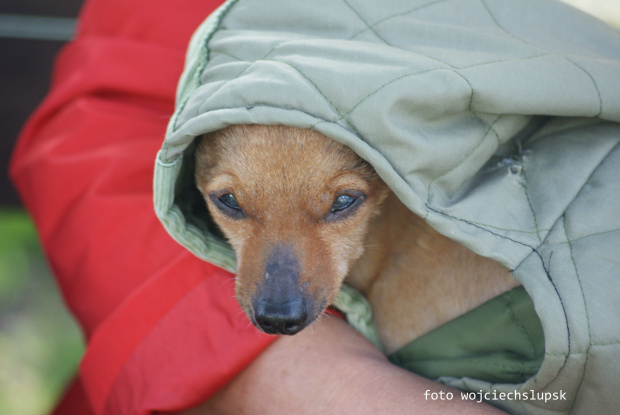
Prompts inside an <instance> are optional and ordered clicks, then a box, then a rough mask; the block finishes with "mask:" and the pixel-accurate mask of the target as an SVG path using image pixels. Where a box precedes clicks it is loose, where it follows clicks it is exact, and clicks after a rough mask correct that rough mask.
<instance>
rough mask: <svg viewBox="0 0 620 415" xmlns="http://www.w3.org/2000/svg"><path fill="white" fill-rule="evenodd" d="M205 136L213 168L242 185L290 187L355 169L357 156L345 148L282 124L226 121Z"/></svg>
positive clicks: (316, 134)
mask: <svg viewBox="0 0 620 415" xmlns="http://www.w3.org/2000/svg"><path fill="white" fill-rule="evenodd" d="M207 139H210V140H214V141H213V142H212V143H210V144H209V146H210V150H209V151H210V152H212V153H215V154H211V155H210V157H211V158H215V159H216V160H217V162H216V166H215V168H216V169H217V170H218V172H219V173H226V174H229V175H230V176H236V177H238V179H239V180H241V181H243V182H244V183H246V184H251V183H257V184H261V185H262V186H271V185H279V186H282V185H284V184H286V183H290V184H291V185H292V186H295V185H299V184H300V183H308V182H311V181H313V180H318V181H320V182H322V183H325V182H328V181H330V180H331V178H333V177H335V176H337V175H340V174H341V173H342V172H347V171H354V170H356V169H359V167H360V165H361V163H363V162H362V160H361V159H360V158H359V156H357V155H356V154H355V153H354V152H353V151H352V150H351V149H349V148H348V147H346V146H344V145H342V144H340V143H337V142H335V141H333V140H331V139H330V138H328V137H326V136H324V135H323V134H320V133H318V132H316V131H312V130H304V129H299V128H292V127H284V126H259V125H250V126H231V127H228V128H226V129H224V130H221V132H218V133H217V134H215V135H213V136H212V137H208V138H207Z"/></svg>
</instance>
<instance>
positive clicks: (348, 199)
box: [331, 195, 357, 213]
mask: <svg viewBox="0 0 620 415" xmlns="http://www.w3.org/2000/svg"><path fill="white" fill-rule="evenodd" d="M356 200H357V199H356V198H355V197H353V196H349V195H341V196H338V197H337V198H336V200H335V201H334V204H333V205H332V209H331V213H334V212H340V211H342V210H345V209H347V208H349V207H350V206H351V205H353V204H354V203H355V201H356Z"/></svg>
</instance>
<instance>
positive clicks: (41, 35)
mask: <svg viewBox="0 0 620 415" xmlns="http://www.w3.org/2000/svg"><path fill="white" fill-rule="evenodd" d="M81 6H82V1H81V0H0V85H1V86H2V87H1V90H0V91H1V92H0V120H1V121H2V124H1V125H2V129H1V130H0V131H1V132H0V414H7V415H9V414H10V415H13V414H14V415H43V414H47V413H49V412H50V410H51V409H52V408H53V406H54V405H55V403H56V401H57V400H58V398H59V396H60V395H61V394H62V392H63V390H64V388H65V385H66V383H67V382H68V381H70V379H71V378H72V377H73V376H74V374H75V372H76V369H77V365H78V362H79V360H80V358H81V355H82V353H83V348H84V347H83V340H82V335H81V333H80V330H79V328H78V326H77V324H76V323H75V321H74V320H73V318H72V317H71V316H70V314H69V312H68V311H67V309H66V307H65V305H64V302H63V300H62V298H61V296H60V294H59V292H58V288H57V286H56V284H55V282H54V279H53V278H52V276H51V272H50V269H49V267H48V265H47V262H46V260H45V258H44V256H43V255H42V253H41V249H40V246H39V242H38V238H37V234H36V231H35V228H34V226H33V224H32V221H31V220H30V218H29V217H28V215H27V214H26V213H25V211H24V209H23V208H22V206H21V204H20V201H19V199H18V197H17V194H16V192H15V190H14V188H13V186H12V184H11V183H10V181H9V178H8V172H7V169H8V162H9V159H10V155H11V152H12V149H13V147H14V145H15V141H16V139H17V136H18V135H19V131H20V130H21V128H22V126H23V124H24V122H25V121H26V119H27V118H28V116H29V115H30V114H31V113H32V112H33V111H34V109H35V108H36V107H37V105H38V104H39V103H40V102H41V100H42V99H43V97H44V96H45V94H46V92H47V90H48V87H49V82H50V74H51V67H52V63H53V60H54V56H55V55H56V54H57V53H58V51H59V50H60V49H61V48H62V46H63V44H64V43H66V42H67V41H68V40H69V39H71V36H72V33H73V31H74V26H75V18H76V16H77V14H78V12H79V10H80V7H81Z"/></svg>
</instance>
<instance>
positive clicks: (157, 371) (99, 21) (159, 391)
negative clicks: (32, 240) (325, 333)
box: [10, 0, 273, 415]
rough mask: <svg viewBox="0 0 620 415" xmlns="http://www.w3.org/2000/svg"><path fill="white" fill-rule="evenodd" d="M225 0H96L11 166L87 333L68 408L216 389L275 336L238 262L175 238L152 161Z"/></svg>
mask: <svg viewBox="0 0 620 415" xmlns="http://www.w3.org/2000/svg"><path fill="white" fill-rule="evenodd" d="M219 3H220V1H218V0H215V1H204V0H161V1H157V2H153V1H150V0H105V1H104V0H90V1H89V2H88V3H87V5H86V6H85V8H84V10H83V12H82V14H81V17H80V25H79V30H78V35H77V38H76V39H75V41H73V42H71V43H70V44H69V45H67V46H66V47H65V48H64V50H63V51H62V52H61V54H60V55H59V57H58V59H57V62H56V64H55V70H54V76H53V82H52V87H51V90H50V92H49V94H48V96H47V98H46V99H45V101H44V102H43V103H42V104H41V106H40V107H39V108H38V109H37V111H36V112H35V114H34V115H33V116H32V117H31V119H30V120H29V122H28V124H27V125H26V126H25V128H24V130H23V132H22V134H21V137H20V138H19V141H18V144H17V146H16V149H15V151H14V154H13V159H12V163H11V166H10V170H11V176H12V178H13V181H14V183H15V185H16V187H17V188H18V191H19V192H20V195H21V197H22V200H23V202H24V204H25V205H26V207H27V208H28V210H29V211H30V213H31V215H32V217H33V219H34V221H35V223H36V225H37V228H38V230H39V234H40V239H41V243H42V245H43V248H44V251H45V253H46V255H47V257H48V259H49V261H50V264H51V266H52V269H53V271H54V274H55V276H56V278H57V280H58V283H59V285H60V287H61V290H62V292H63V295H64V298H65V300H66V302H67V304H68V306H69V308H70V309H71V310H72V311H73V313H74V314H75V316H76V317H77V319H78V320H79V322H80V324H81V326H82V327H83V329H84V332H85V334H86V338H87V341H88V347H87V351H86V355H85V357H84V360H83V362H82V365H81V370H80V375H79V379H78V380H77V381H76V383H75V386H74V388H73V389H71V391H70V392H69V393H68V394H67V395H66V398H65V401H64V402H63V403H62V405H61V406H60V407H59V411H62V412H59V413H63V414H68V415H70V414H72V413H76V414H77V413H84V408H85V407H86V406H89V407H90V408H91V409H92V411H93V413H95V414H123V415H126V414H147V413H155V412H158V411H162V412H165V411H170V412H173V411H176V410H180V409H183V408H187V407H190V406H193V405H196V404H198V403H199V402H201V401H203V400H204V399H207V398H208V397H209V396H211V395H212V394H213V393H215V392H216V391H217V390H218V389H219V388H221V387H222V386H223V385H224V384H225V383H226V382H228V381H229V380H230V379H231V378H232V377H233V376H234V375H235V374H236V373H238V372H239V371H240V370H241V369H243V367H245V366H246V365H247V364H248V363H249V362H250V361H251V360H252V359H253V358H254V357H255V356H256V355H257V354H258V353H260V352H261V351H262V350H263V349H264V348H265V347H266V346H267V345H268V344H269V343H270V342H271V341H272V340H273V337H270V336H266V335H262V334H260V333H258V332H257V331H256V329H254V328H253V327H251V325H250V324H249V323H248V321H247V320H246V319H245V317H243V315H242V313H241V311H240V308H239V306H238V305H237V303H236V301H235V300H234V298H233V285H232V282H231V281H232V275H230V274H229V273H227V272H225V271H223V270H221V269H218V268H216V267H214V266H212V265H210V264H207V263H205V262H203V261H201V260H199V259H197V258H195V257H193V256H192V255H191V254H189V253H188V252H187V251H186V250H185V249H184V248H182V247H181V246H179V245H178V244H176V243H175V242H174V241H173V240H172V239H171V238H170V237H169V236H168V235H167V233H166V232H165V230H164V229H163V228H162V226H161V224H160V223H159V221H158V220H157V218H156V217H155V215H154V213H153V206H152V174H153V164H154V160H155V156H156V153H157V150H158V149H159V147H160V146H161V143H162V140H163V137H164V132H165V128H166V124H167V120H168V119H169V117H170V115H171V114H172V111H173V103H174V94H175V90H176V84H177V81H178V78H179V76H180V74H181V70H182V66H183V63H184V57H185V48H186V46H187V43H188V42H189V37H190V35H191V33H192V32H193V31H194V30H195V28H196V27H197V26H198V25H199V24H200V22H201V21H202V20H204V18H206V16H207V15H208V14H209V13H211V12H212V11H213V10H214V9H215V8H216V7H217V6H219Z"/></svg>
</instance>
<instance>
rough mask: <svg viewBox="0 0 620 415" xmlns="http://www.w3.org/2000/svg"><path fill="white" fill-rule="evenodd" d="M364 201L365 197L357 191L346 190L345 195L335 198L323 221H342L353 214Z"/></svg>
mask: <svg viewBox="0 0 620 415" xmlns="http://www.w3.org/2000/svg"><path fill="white" fill-rule="evenodd" d="M364 200H366V195H365V194H364V193H363V192H360V191H359V190H347V191H346V193H344V194H340V195H338V196H336V198H335V199H334V203H332V207H331V208H330V209H329V212H327V215H325V220H326V221H328V222H334V221H339V220H344V219H346V218H348V217H350V216H352V215H354V214H355V212H356V211H357V209H358V208H359V207H360V206H361V205H362V203H364Z"/></svg>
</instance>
